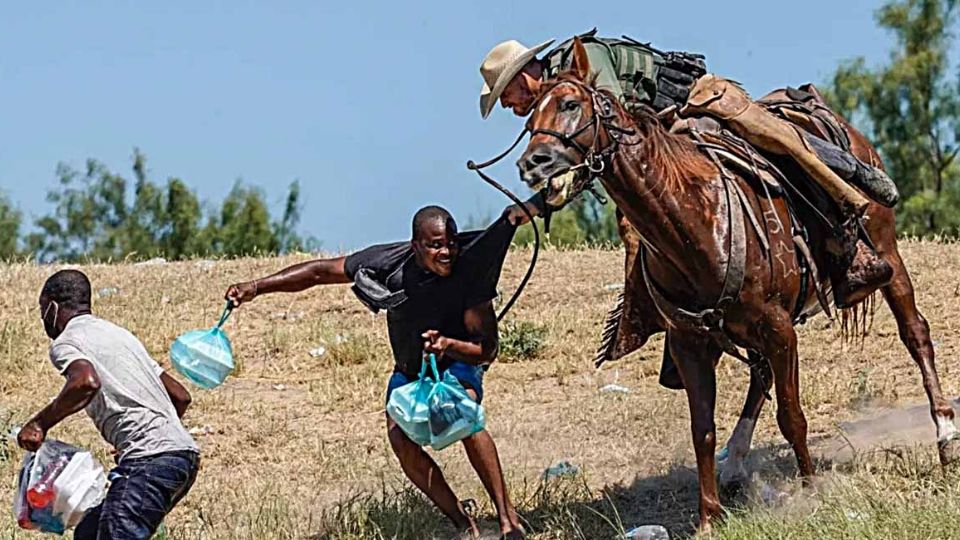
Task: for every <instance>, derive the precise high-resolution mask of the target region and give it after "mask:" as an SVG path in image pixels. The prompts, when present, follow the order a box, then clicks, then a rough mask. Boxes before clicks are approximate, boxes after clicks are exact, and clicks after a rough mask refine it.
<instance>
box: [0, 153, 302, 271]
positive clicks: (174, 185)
mask: <svg viewBox="0 0 960 540" xmlns="http://www.w3.org/2000/svg"><path fill="white" fill-rule="evenodd" d="M132 169H133V174H134V182H133V193H132V197H128V193H127V191H128V190H127V187H128V185H129V184H130V182H128V181H127V179H125V178H124V177H123V176H121V175H119V174H115V173H113V172H111V171H110V170H109V169H108V168H107V167H106V166H105V165H104V164H103V163H100V162H99V161H97V160H94V159H90V160H87V164H86V169H85V170H84V171H83V172H80V171H77V170H75V169H73V168H71V167H70V166H69V165H66V164H64V163H61V164H59V165H58V166H57V177H58V179H59V183H60V188H59V189H57V190H51V191H50V192H49V193H48V195H47V200H48V201H50V202H51V203H53V204H54V206H55V207H54V211H53V213H52V214H49V215H46V216H43V217H41V218H40V219H38V220H37V221H36V227H37V229H38V231H37V232H34V233H32V234H30V235H29V236H28V237H27V246H28V248H29V249H30V250H31V251H32V252H33V253H34V254H35V255H36V256H37V258H39V259H40V260H54V259H56V260H78V259H81V258H86V259H92V260H117V259H149V258H153V257H161V256H162V257H166V258H168V259H183V258H186V257H191V256H197V255H203V256H226V257H238V256H244V255H252V254H256V253H278V252H287V251H290V250H299V249H304V248H305V247H307V246H310V245H313V244H315V242H312V241H310V240H307V241H305V240H304V239H302V238H300V237H299V236H298V235H297V233H296V228H297V226H298V224H299V219H300V186H299V183H298V182H294V183H293V184H292V185H291V186H290V191H289V193H288V195H287V198H286V204H285V208H284V214H283V216H282V218H281V219H280V220H279V221H277V222H276V223H271V220H270V211H269V209H268V208H267V204H266V202H265V195H264V194H263V192H262V191H261V190H259V189H256V188H252V187H247V186H244V185H242V184H241V183H240V182H239V181H238V182H237V183H236V184H235V185H234V187H233V189H232V190H231V191H230V193H229V194H228V195H227V197H226V199H224V201H223V203H222V205H221V206H220V208H218V209H214V210H213V211H211V212H210V214H209V215H208V217H207V219H206V224H202V220H203V212H202V210H201V204H200V201H199V199H198V198H197V196H196V194H195V193H194V192H193V191H192V190H190V188H189V187H188V186H187V184H186V183H185V182H184V181H183V180H181V179H179V178H170V179H168V180H167V182H166V184H165V185H158V184H156V183H154V182H151V181H150V179H149V178H148V170H147V159H146V156H145V155H144V154H143V153H142V152H140V151H139V150H137V149H134V154H133V167H132ZM0 203H2V201H0ZM5 215H6V214H4V213H3V205H2V204H0V228H2V227H3V226H4V220H3V218H4V216H5ZM15 215H16V216H19V214H15ZM2 230H3V229H0V231H2ZM3 247H4V246H3V245H2V244H0V250H2V249H3ZM2 253H3V252H2V251H0V255H2Z"/></svg>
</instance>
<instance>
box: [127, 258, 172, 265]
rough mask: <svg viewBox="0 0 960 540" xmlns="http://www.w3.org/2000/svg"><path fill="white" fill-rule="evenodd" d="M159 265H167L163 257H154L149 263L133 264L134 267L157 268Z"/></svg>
mask: <svg viewBox="0 0 960 540" xmlns="http://www.w3.org/2000/svg"><path fill="white" fill-rule="evenodd" d="M161 264H167V260H166V259H164V258H163V257H156V258H154V259H150V260H149V261H143V262H138V263H135V264H134V266H158V265H161Z"/></svg>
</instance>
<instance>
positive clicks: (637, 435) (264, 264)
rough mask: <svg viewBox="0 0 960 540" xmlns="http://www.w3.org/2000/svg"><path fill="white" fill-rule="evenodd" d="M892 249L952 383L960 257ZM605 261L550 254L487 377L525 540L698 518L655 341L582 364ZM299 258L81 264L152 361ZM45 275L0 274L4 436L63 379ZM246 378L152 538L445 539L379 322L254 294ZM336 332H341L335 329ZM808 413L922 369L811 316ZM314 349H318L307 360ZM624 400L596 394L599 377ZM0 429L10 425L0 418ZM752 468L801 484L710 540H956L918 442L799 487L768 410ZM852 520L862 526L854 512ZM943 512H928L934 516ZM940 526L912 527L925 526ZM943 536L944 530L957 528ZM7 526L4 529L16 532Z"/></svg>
mask: <svg viewBox="0 0 960 540" xmlns="http://www.w3.org/2000/svg"><path fill="white" fill-rule="evenodd" d="M903 250H904V256H905V258H906V262H907V264H908V266H909V267H910V268H911V270H912V272H913V276H914V281H915V284H916V285H917V289H918V295H919V304H920V306H921V308H922V310H923V312H924V313H925V315H926V316H927V318H928V319H929V321H930V324H931V327H932V330H933V336H934V339H935V340H936V345H937V352H938V355H939V356H938V358H939V360H940V362H939V363H938V366H939V369H940V374H941V378H942V381H943V384H944V387H945V390H946V391H947V392H948V393H949V394H950V395H957V393H958V383H960V380H958V373H957V372H956V371H957V368H956V364H955V363H954V359H955V358H956V355H957V350H956V349H957V347H958V346H960V339H958V338H957V337H956V336H957V333H956V331H955V330H954V328H953V325H955V324H956V323H955V321H956V320H957V315H958V313H960V309H958V307H960V305H958V304H960V303H958V295H960V290H958V278H957V275H956V273H955V269H956V268H958V267H960V249H958V248H957V247H956V246H955V245H943V244H934V243H923V242H909V243H907V244H905V245H904V246H903ZM528 255H529V252H527V251H517V252H514V253H513V254H511V255H510V256H509V257H508V259H509V260H508V267H507V268H506V269H505V271H504V281H503V283H502V287H503V290H504V291H511V290H512V287H513V286H514V285H515V284H516V282H517V281H518V280H519V278H520V276H521V274H522V273H523V271H524V269H525V263H526V260H527V256H528ZM622 257H623V255H622V253H621V252H618V251H601V250H588V251H563V252H558V251H553V250H548V251H546V252H545V253H544V254H543V256H542V259H541V262H540V264H539V265H538V273H537V275H536V276H535V277H534V279H533V281H532V282H531V284H530V286H529V288H528V293H527V294H526V295H525V296H524V297H523V298H522V299H521V301H520V302H519V304H518V305H517V306H516V307H515V309H514V312H513V313H512V314H511V318H513V319H514V320H516V321H520V322H528V323H532V324H536V325H543V326H544V327H545V328H546V329H547V335H546V338H545V341H546V344H545V347H544V348H543V350H541V351H540V352H539V354H538V355H537V356H536V357H535V358H532V359H528V360H524V361H523V362H518V363H510V364H503V365H500V366H499V367H496V366H495V367H494V368H493V369H492V370H491V371H490V373H489V374H488V379H487V396H488V398H487V399H486V400H485V405H486V406H487V410H488V419H489V426H490V431H491V432H492V434H493V435H494V438H495V439H496V441H497V443H498V446H499V449H500V453H501V460H502V461H503V463H504V467H505V469H506V473H507V476H508V482H509V484H510V487H511V491H512V493H513V496H514V498H515V500H516V501H517V503H518V506H519V507H520V510H521V513H522V514H523V515H524V517H525V519H526V520H527V521H528V523H529V524H530V528H531V530H533V531H535V534H534V538H543V539H552V538H558V539H559V538H590V539H592V538H614V537H616V534H617V532H618V531H619V530H622V528H624V527H625V528H630V527H631V526H634V525H638V524H643V523H662V524H665V525H666V526H667V527H668V528H670V529H671V531H672V532H673V533H675V534H688V533H690V532H691V531H692V528H691V527H692V524H693V523H694V521H695V514H696V490H697V488H696V477H695V473H694V472H693V469H692V468H691V465H692V463H693V452H692V448H691V444H690V436H689V427H688V426H689V420H688V412H687V405H686V399H685V397H684V396H683V394H682V393H678V392H672V391H669V390H666V389H663V388H661V387H659V386H658V385H657V382H656V379H657V377H656V375H657V370H658V367H659V361H660V354H661V353H660V351H661V343H662V339H656V340H653V342H651V343H650V344H648V345H647V347H645V348H644V349H643V350H642V351H640V352H639V353H637V354H636V355H634V356H633V357H631V358H629V359H626V360H624V361H621V362H619V363H616V364H614V365H611V366H609V367H608V368H606V369H605V370H604V371H602V372H599V373H597V372H595V371H594V370H593V369H592V367H591V363H590V360H591V358H592V355H593V350H594V348H595V346H596V344H597V340H598V336H599V332H600V325H601V322H602V319H603V315H604V313H605V311H606V309H607V308H608V307H609V306H610V305H611V304H612V302H613V301H614V298H615V295H616V291H613V290H609V289H608V288H605V287H604V286H605V285H608V284H610V283H619V282H622V279H623V278H622ZM299 260H302V259H301V258H300V257H287V258H282V259H247V260H239V261H229V262H218V263H216V264H215V265H212V266H208V265H202V264H198V263H194V262H186V263H178V264H168V265H162V266H132V265H116V266H106V265H94V266H87V267H84V270H85V271H86V272H87V273H88V274H89V275H90V277H91V279H92V281H93V283H94V290H95V291H96V290H99V289H103V288H106V287H115V288H117V289H119V293H117V294H113V295H107V296H105V297H103V298H99V299H96V300H95V311H96V312H97V313H98V314H99V315H101V316H103V317H105V318H108V319H111V320H114V321H116V322H117V323H119V324H122V325H124V326H126V327H128V328H129V329H130V330H131V331H133V332H134V333H135V334H136V335H138V336H139V337H140V338H141V339H142V340H143V341H144V343H145V344H146V346H147V348H148V350H150V352H151V353H152V354H153V355H154V357H155V358H156V359H157V360H158V361H159V362H160V363H161V364H163V365H164V366H167V367H169V360H168V358H167V347H168V346H169V344H170V342H171V341H172V340H173V339H174V338H175V337H176V336H177V335H179V334H180V333H182V332H184V331H186V330H189V329H193V328H198V327H204V326H210V325H212V324H213V323H214V322H215V321H216V318H217V316H218V315H219V310H220V309H221V308H222V302H221V295H222V292H223V290H224V289H225V288H226V286H227V285H228V284H230V283H232V282H234V281H239V280H242V279H247V278H251V277H254V276H258V275H262V274H265V273H268V272H272V271H274V270H277V269H279V268H281V267H282V266H284V265H287V264H290V263H293V262H296V261H299ZM53 270H54V268H52V267H38V266H34V265H5V266H0V286H2V288H3V290H4V294H3V296H2V297H0V395H2V396H3V399H2V402H0V428H4V424H17V423H20V422H23V421H24V420H25V419H26V418H27V417H28V415H29V414H31V413H32V412H33V411H35V410H36V409H38V408H39V407H41V406H42V405H43V404H44V403H45V402H46V401H47V400H48V399H50V398H51V397H52V396H53V395H54V394H55V393H56V392H57V390H58V389H59V387H60V384H61V383H62V380H61V379H60V378H59V376H58V375H57V374H56V372H55V371H54V370H53V368H52V367H50V365H49V363H48V362H47V360H46V347H47V344H48V343H47V339H46V337H45V335H44V334H43V331H42V328H41V325H40V323H39V321H38V320H37V319H38V313H37V308H36V295H37V291H38V290H39V288H40V286H41V284H42V282H43V280H44V279H45V278H46V277H47V276H48V275H49V274H50V273H52V271H53ZM226 330H227V332H228V333H229V335H230V337H231V339H232V340H233V344H234V350H235V352H236V355H237V357H238V361H239V362H240V367H241V369H240V370H239V372H238V373H237V374H236V376H234V377H233V378H231V379H230V380H229V381H228V382H227V384H225V385H224V386H223V387H221V388H219V389H217V390H214V391H203V390H200V389H195V390H193V394H194V406H193V408H192V409H191V411H190V412H189V413H188V414H187V418H186V423H187V424H188V426H189V427H203V426H210V427H211V428H212V430H213V433H212V434H209V435H201V436H198V441H199V442H200V444H201V445H202V447H203V465H202V470H201V473H200V476H199V479H198V482H197V485H196V486H195V487H194V489H193V491H192V492H191V494H190V495H189V497H187V498H186V499H185V500H184V502H183V503H182V504H181V505H180V506H179V507H178V508H177V509H176V510H175V511H174V512H173V514H172V515H171V516H170V518H169V520H168V524H167V532H166V533H165V535H164V536H165V537H167V538H176V539H194V538H205V539H206V538H211V539H219V538H223V539H226V538H251V539H254V538H256V539H260V538H278V539H279V538H306V537H317V538H343V539H373V538H401V539H402V538H411V539H412V538H432V537H437V538H444V537H448V536H449V535H450V533H451V531H450V530H449V529H448V528H447V527H446V525H445V523H444V522H443V520H442V519H441V518H440V517H439V515H438V514H437V513H436V512H435V511H434V510H433V509H432V508H430V507H429V506H428V505H427V504H426V503H424V502H423V501H422V499H421V498H420V497H419V496H418V495H417V494H416V493H413V492H411V491H410V490H409V489H408V488H407V487H406V486H407V484H406V483H405V482H404V481H403V478H402V473H401V472H400V470H399V467H398V466H397V464H396V462H395V459H394V457H393V456H392V454H391V452H390V450H389V446H388V444H387V441H386V437H385V436H384V435H385V434H384V430H383V424H384V419H383V412H382V404H383V391H384V387H385V384H386V378H387V375H388V373H389V371H390V367H391V359H390V352H389V350H388V345H387V339H386V329H385V321H384V320H383V317H382V316H381V317H375V316H372V315H371V314H369V312H367V311H366V310H365V309H364V308H363V307H362V305H361V304H360V303H359V302H357V301H356V300H355V299H354V298H353V297H352V294H351V293H350V291H349V289H348V288H347V287H341V286H337V287H328V288H325V289H319V290H315V291H310V292H307V293H304V294H299V295H275V296H273V297H264V298H261V299H258V300H257V301H256V302H254V303H252V304H250V305H249V306H245V307H244V308H243V309H241V310H239V311H238V312H237V313H236V314H235V315H234V318H233V319H231V321H230V322H229V323H228V324H227V327H226ZM338 336H339V337H338ZM800 337H801V358H802V370H801V377H802V387H803V405H804V407H805V412H806V413H807V418H808V421H809V424H810V436H811V438H814V439H816V438H820V439H823V438H831V437H834V436H835V435H836V433H837V428H836V426H837V424H838V422H840V421H845V420H850V419H853V418H856V417H858V416H859V415H860V414H862V410H861V408H862V407H864V406H866V405H869V406H876V405H877V404H891V405H892V404H904V403H914V402H919V401H922V400H923V399H924V398H923V390H922V387H921V385H920V380H919V374H918V371H917V370H916V368H915V367H914V365H913V362H912V361H911V360H910V357H909V356H908V354H907V352H906V350H905V349H904V348H903V347H902V346H901V344H900V342H899V340H898V337H897V331H896V327H895V325H894V322H893V319H892V316H891V315H890V313H889V310H887V309H886V307H885V306H880V307H879V308H878V311H877V316H876V320H875V322H874V326H873V329H872V331H871V332H870V335H869V337H868V338H867V339H866V341H865V343H864V344H863V347H862V348H861V347H858V346H850V345H847V346H843V344H842V343H841V341H840V339H839V331H838V330H837V329H836V328H834V327H828V325H827V321H825V320H824V319H814V320H813V321H811V322H810V323H808V324H807V325H806V326H805V327H802V328H801V329H800ZM319 346H324V347H325V348H326V349H327V352H326V353H325V354H324V355H323V356H321V357H319V358H315V357H313V356H311V355H310V354H309V352H310V351H311V350H313V349H316V348H318V347H319ZM719 379H720V384H721V388H720V392H719V396H718V405H717V425H718V426H719V437H720V440H721V441H723V440H725V439H726V437H727V436H728V435H729V433H730V430H731V429H732V428H733V425H734V422H735V420H736V416H737V413H738V412H739V407H740V405H741V401H742V398H743V395H744V392H745V389H746V382H747V372H746V369H745V368H744V366H742V365H740V364H738V363H737V362H736V361H734V360H731V359H725V360H724V361H723V362H722V363H721V365H720V367H719ZM612 382H617V383H618V384H620V385H624V386H627V387H629V388H630V389H631V390H632V391H631V392H630V393H629V394H608V393H601V392H599V388H600V387H602V386H604V385H605V384H608V383H612ZM4 431H6V428H4ZM51 436H53V437H56V438H60V439H64V440H67V441H70V442H72V443H75V444H79V445H82V446H85V447H88V448H92V449H94V452H95V453H96V455H97V457H98V458H100V459H101V460H102V461H103V462H104V463H109V456H108V452H107V448H106V446H105V443H103V442H102V441H101V439H100V438H99V436H98V435H97V433H96V432H95V431H94V429H93V427H92V425H91V423H90V422H89V420H88V419H87V418H86V417H85V416H83V415H78V416H76V417H74V418H71V419H69V420H68V421H67V422H65V423H64V424H63V425H61V426H58V427H57V428H55V429H54V430H53V432H52V433H51ZM755 448H757V451H756V457H755V458H754V460H753V469H754V470H756V471H758V474H759V475H760V479H758V481H757V485H758V486H759V485H762V484H763V483H764V482H767V483H771V484H775V485H782V486H787V488H788V489H787V490H788V491H794V490H796V491H797V494H796V495H794V496H793V497H792V498H791V499H790V500H791V501H793V502H792V503H791V504H789V505H787V506H788V507H789V511H788V510H785V509H782V508H770V507H768V506H767V505H765V504H762V503H751V502H749V501H748V502H746V503H745V504H744V505H741V506H739V507H738V506H735V505H734V506H732V508H733V514H732V516H731V517H730V519H729V520H728V522H727V524H726V525H725V526H724V527H723V528H722V529H721V531H720V532H718V533H717V535H718V536H720V537H727V538H768V537H783V538H788V537H789V538H808V537H809V538H813V537H816V535H815V534H814V533H816V532H818V531H819V532H820V533H824V534H828V535H829V536H836V537H851V538H852V537H880V536H884V537H886V536H893V537H897V538H908V537H923V538H939V537H949V536H954V537H956V536H960V532H957V531H958V530H960V525H956V524H957V523H958V520H957V518H958V517H960V503H957V501H958V500H960V497H958V496H960V482H958V480H957V478H954V477H951V476H949V475H948V476H944V475H943V474H942V473H941V472H940V471H939V469H937V468H936V467H934V466H933V465H932V460H933V459H934V455H935V449H934V447H933V445H930V444H927V445H924V446H922V447H920V448H919V449H918V450H915V451H910V452H907V453H905V454H901V457H899V458H891V457H888V456H890V455H891V454H881V455H880V456H879V457H867V458H863V457H862V458H861V459H858V460H856V461H854V462H853V463H851V464H843V465H839V464H833V463H830V462H829V461H822V462H821V463H820V467H821V469H822V470H824V471H825V475H824V476H825V478H826V479H827V480H825V481H824V482H823V483H822V484H821V486H820V487H819V488H816V489H812V488H811V489H804V490H797V489H796V488H794V483H795V482H794V480H793V475H794V474H795V470H796V469H795V467H794V465H793V462H792V457H791V455H790V454H789V453H788V452H787V451H786V450H785V449H784V447H783V445H782V438H781V437H780V435H779V433H778V432H777V429H776V423H775V419H774V415H773V414H772V407H771V408H768V409H766V410H765V411H764V414H763V416H762V418H761V421H760V424H759V427H758V431H757V438H756V444H755ZM19 456H20V451H19V450H18V449H15V448H13V446H11V445H10V444H9V443H7V446H6V447H4V446H3V445H0V507H6V508H9V507H10V499H11V497H12V493H13V480H14V476H15V471H16V468H17V466H18V462H19ZM437 458H438V460H439V461H440V463H441V464H442V466H443V467H444V470H445V471H446V473H447V476H448V478H449V479H450V481H451V483H452V485H453V486H454V487H455V489H456V490H457V491H458V493H459V494H460V496H461V498H473V499H475V500H476V501H477V502H478V512H479V513H480V514H481V515H482V516H484V518H485V520H486V522H487V523H488V525H489V524H490V523H491V521H490V518H491V517H492V516H491V511H490V506H489V504H488V503H487V502H486V497H485V495H484V494H483V492H482V488H481V487H480V486H479V482H478V481H477V480H476V478H475V475H474V473H473V472H472V470H471V468H470V466H469V464H468V463H467V461H466V459H465V456H464V455H462V452H461V451H459V450H458V449H450V450H447V451H445V452H442V453H439V454H437ZM564 459H567V460H570V461H572V462H574V463H576V464H578V465H579V466H580V467H581V468H582V471H583V474H582V475H580V476H578V477H575V478H572V479H567V480H562V481H559V482H551V483H548V484H542V483H541V482H540V474H541V472H542V470H543V469H544V468H545V467H546V466H548V465H550V464H551V463H553V462H555V461H558V460H564ZM848 510H852V511H854V512H859V514H851V515H853V516H854V517H853V518H851V517H848V516H847V515H846V512H847V511H848ZM934 518H938V519H934ZM928 522H929V523H931V524H929V525H923V524H924V523H928ZM950 531H953V533H951V532H950ZM30 536H31V535H29V534H26V533H18V532H17V531H16V530H15V524H14V522H13V520H12V519H2V520H0V538H20V537H23V538H27V537H30Z"/></svg>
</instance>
